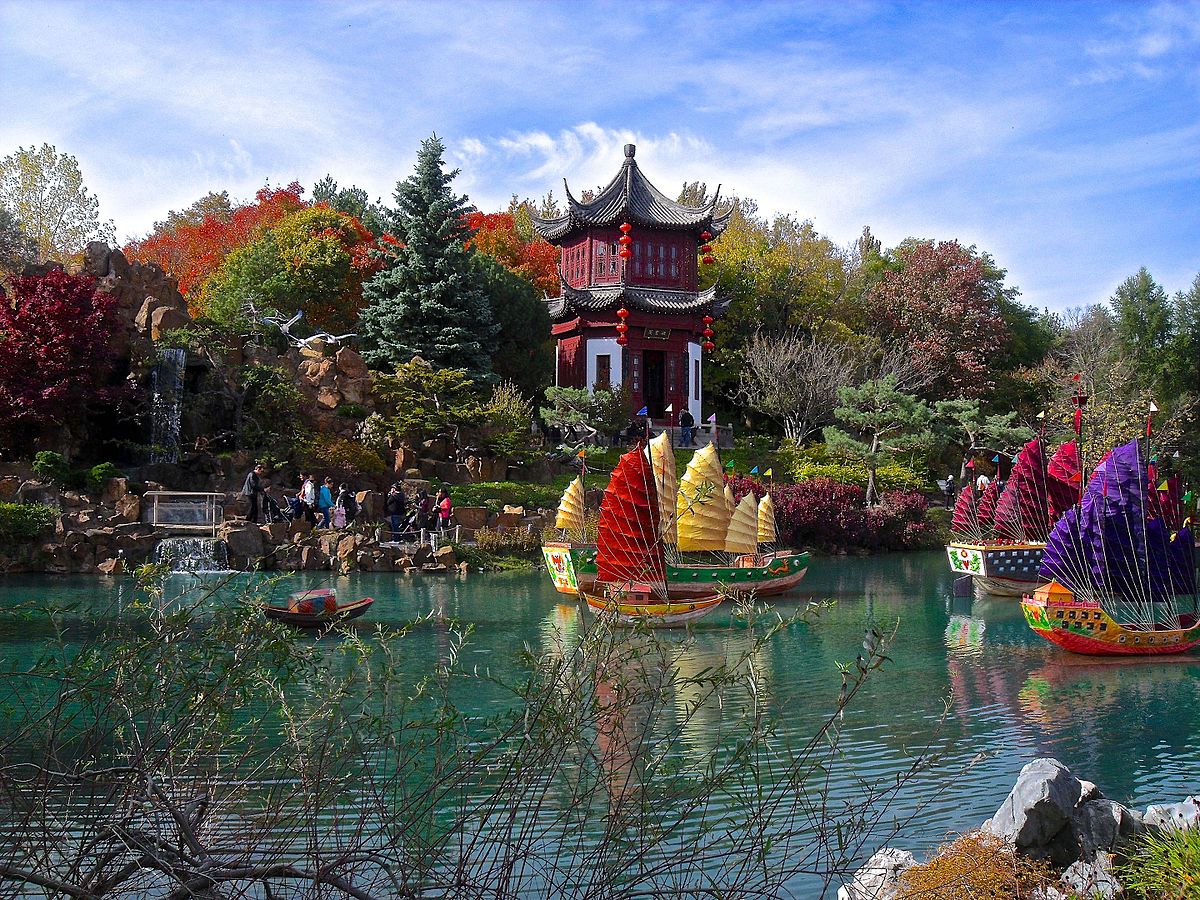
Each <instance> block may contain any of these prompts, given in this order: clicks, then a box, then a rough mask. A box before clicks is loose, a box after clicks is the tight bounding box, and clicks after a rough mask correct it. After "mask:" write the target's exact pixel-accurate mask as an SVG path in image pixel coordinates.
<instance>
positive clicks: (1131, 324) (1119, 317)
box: [1109, 267, 1171, 393]
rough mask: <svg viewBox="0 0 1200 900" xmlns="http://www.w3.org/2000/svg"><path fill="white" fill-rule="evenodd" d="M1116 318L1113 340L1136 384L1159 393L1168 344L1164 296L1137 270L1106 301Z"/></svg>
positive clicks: (1163, 384)
mask: <svg viewBox="0 0 1200 900" xmlns="http://www.w3.org/2000/svg"><path fill="white" fill-rule="evenodd" d="M1109 302H1110V303H1111V304H1112V308H1113V312H1114V313H1115V314H1116V326H1117V337H1118V338H1119V339H1120V342H1121V347H1122V350H1123V351H1124V354H1125V356H1126V357H1127V358H1128V359H1129V361H1130V364H1131V366H1132V369H1133V372H1134V374H1135V376H1136V377H1137V380H1138V383H1139V384H1140V385H1141V386H1142V387H1146V388H1150V389H1152V390H1154V391H1157V392H1159V393H1162V392H1163V391H1164V389H1165V388H1167V387H1168V384H1167V369H1168V366H1169V362H1168V357H1167V349H1168V346H1169V344H1170V342H1171V305H1170V302H1169V301H1168V300H1167V292H1166V291H1165V290H1163V288H1162V286H1161V285H1159V284H1158V283H1157V282H1156V281H1155V280H1154V279H1153V278H1152V277H1150V273H1149V272H1148V271H1146V269H1145V267H1142V268H1141V269H1138V271H1137V274H1135V275H1130V276H1129V277H1128V278H1126V279H1125V280H1124V281H1123V282H1121V284H1120V286H1119V287H1118V288H1117V290H1116V293H1114V294H1113V296H1112V299H1111V300H1110V301H1109Z"/></svg>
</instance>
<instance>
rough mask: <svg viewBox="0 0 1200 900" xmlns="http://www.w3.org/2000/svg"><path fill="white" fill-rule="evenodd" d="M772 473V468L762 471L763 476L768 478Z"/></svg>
mask: <svg viewBox="0 0 1200 900" xmlns="http://www.w3.org/2000/svg"><path fill="white" fill-rule="evenodd" d="M774 474H775V470H774V469H767V471H765V472H763V478H770V477H771V476H772V475H774Z"/></svg>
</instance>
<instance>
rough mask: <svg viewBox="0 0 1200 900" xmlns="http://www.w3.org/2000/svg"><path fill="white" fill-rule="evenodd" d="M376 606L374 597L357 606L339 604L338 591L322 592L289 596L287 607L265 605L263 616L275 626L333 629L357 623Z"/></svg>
mask: <svg viewBox="0 0 1200 900" xmlns="http://www.w3.org/2000/svg"><path fill="white" fill-rule="evenodd" d="M374 602H375V601H374V600H373V599H372V598H371V597H364V598H363V599H361V600H355V601H354V602H353V603H338V599H337V591H335V590H334V589H333V588H321V589H318V590H312V591H297V592H296V593H294V594H289V595H288V605H287V606H274V605H271V604H269V603H268V604H265V605H264V606H263V613H264V614H265V615H266V617H267V618H268V619H270V620H271V621H273V622H283V623H285V624H287V625H291V626H292V627H294V628H304V629H310V628H312V629H315V628H329V627H331V626H333V625H335V624H337V623H339V622H346V621H349V620H350V619H357V618H358V617H359V616H361V615H362V614H363V613H365V612H366V611H367V610H368V609H370V607H371V604H372V603H374Z"/></svg>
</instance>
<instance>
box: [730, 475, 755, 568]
mask: <svg viewBox="0 0 1200 900" xmlns="http://www.w3.org/2000/svg"><path fill="white" fill-rule="evenodd" d="M726 490H728V488H726ZM757 550H758V501H756V500H755V499H754V492H753V491H750V492H748V493H747V494H746V496H744V497H742V499H741V501H740V502H739V503H738V504H737V506H735V507H734V509H733V515H732V516H730V518H729V528H728V530H727V531H726V532H725V552H726V553H754V552H756V551H757Z"/></svg>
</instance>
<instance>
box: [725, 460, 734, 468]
mask: <svg viewBox="0 0 1200 900" xmlns="http://www.w3.org/2000/svg"><path fill="white" fill-rule="evenodd" d="M733 466H734V461H733V460H732V459H731V460H730V461H729V462H727V463H725V468H727V469H732V468H733Z"/></svg>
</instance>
